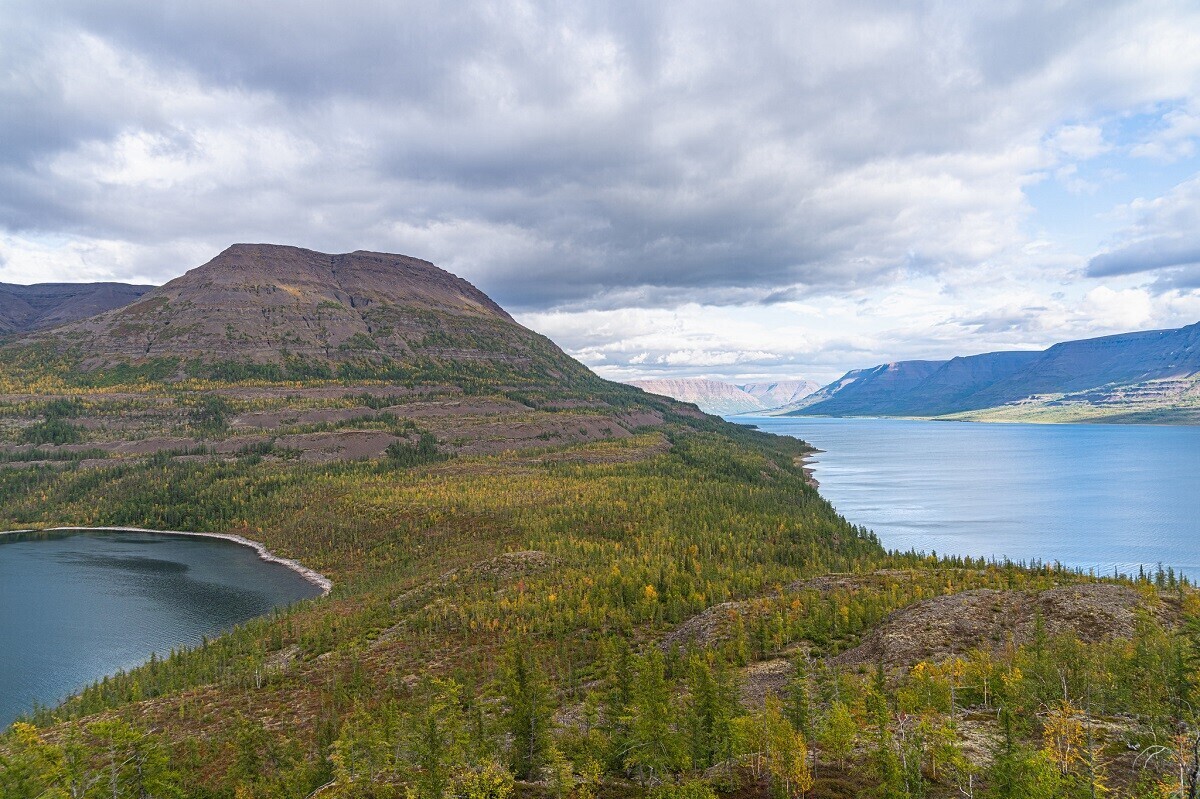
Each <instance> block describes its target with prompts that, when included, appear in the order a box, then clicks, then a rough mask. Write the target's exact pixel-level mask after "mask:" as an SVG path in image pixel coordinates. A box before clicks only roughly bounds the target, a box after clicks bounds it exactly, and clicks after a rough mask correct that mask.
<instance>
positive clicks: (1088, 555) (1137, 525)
mask: <svg viewBox="0 0 1200 799" xmlns="http://www.w3.org/2000/svg"><path fill="white" fill-rule="evenodd" d="M733 421H738V422H742V423H752V424H755V425H757V426H758V427H759V428H761V429H762V430H766V431H769V432H772V433H780V434H784V435H791V436H797V437H799V438H802V439H804V440H805V441H807V442H809V443H810V444H812V445H813V446H815V447H817V448H818V449H820V450H823V452H821V453H819V454H817V455H816V456H815V462H814V463H813V467H814V476H815V477H816V478H817V480H818V482H819V483H820V484H821V493H822V494H823V495H824V496H825V497H826V498H827V499H829V501H831V502H832V503H833V504H834V506H835V507H836V508H837V509H838V511H840V512H841V513H842V515H844V516H845V517H846V518H847V519H849V520H850V521H851V522H853V523H855V524H861V525H864V526H866V527H868V528H870V529H872V530H874V531H875V532H876V533H877V534H878V535H879V538H880V540H881V541H882V542H883V544H884V546H886V547H888V548H889V549H900V550H908V549H917V550H922V551H925V552H930V551H934V550H936V551H937V552H938V553H944V554H960V555H972V556H984V557H996V558H1003V557H1008V558H1011V559H1013V560H1023V561H1031V560H1042V561H1045V562H1054V561H1059V562H1061V563H1063V564H1066V565H1069V566H1073V567H1080V568H1083V569H1085V570H1088V569H1095V570H1096V571H1097V572H1098V573H1100V574H1112V572H1113V570H1114V568H1115V569H1117V570H1119V571H1121V572H1124V573H1127V574H1135V573H1136V572H1137V570H1138V566H1139V565H1145V566H1147V567H1148V568H1150V569H1152V568H1155V567H1156V566H1157V564H1159V563H1161V564H1163V565H1164V566H1173V567H1174V568H1175V569H1176V571H1177V572H1182V573H1184V574H1187V576H1188V577H1189V579H1192V580H1193V581H1200V512H1198V509H1200V504H1198V503H1200V428H1196V427H1157V426H1141V425H1031V424H971V423H955V422H922V421H909V420H898V419H826V418H808V419H806V418H788V419H784V418H768V417H744V416H739V417H734V419H733Z"/></svg>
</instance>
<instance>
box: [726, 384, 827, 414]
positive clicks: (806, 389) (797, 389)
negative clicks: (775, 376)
mask: <svg viewBox="0 0 1200 799" xmlns="http://www.w3.org/2000/svg"><path fill="white" fill-rule="evenodd" d="M739 388H741V389H742V391H745V392H746V393H747V394H749V395H750V396H752V397H756V398H757V399H758V401H759V402H760V403H762V407H763V408H764V409H766V408H781V407H783V406H785V405H791V404H792V403H795V402H799V401H800V400H802V399H804V398H805V397H807V396H808V395H810V394H812V393H813V392H814V391H816V390H817V389H819V388H820V386H819V385H818V384H816V383H814V382H813V381H811V380H783V381H780V382H778V383H746V384H744V385H742V386H739Z"/></svg>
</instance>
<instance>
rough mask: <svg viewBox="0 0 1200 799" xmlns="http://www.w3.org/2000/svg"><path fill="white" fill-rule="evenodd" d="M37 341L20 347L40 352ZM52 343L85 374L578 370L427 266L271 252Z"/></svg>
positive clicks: (192, 278)
mask: <svg viewBox="0 0 1200 799" xmlns="http://www.w3.org/2000/svg"><path fill="white" fill-rule="evenodd" d="M46 335H47V334H41V335H39V336H35V337H33V338H27V339H26V340H25V343H28V344H37V343H45V342H46V341H47V339H46ZM53 336H54V339H55V342H56V343H58V344H60V345H64V344H65V345H67V346H69V347H70V348H71V349H72V351H73V352H74V353H75V356H76V364H75V366H76V368H78V369H82V370H84V371H94V370H97V369H104V368H109V367H112V366H115V365H118V364H132V365H138V364H147V363H151V362H157V363H162V362H164V361H165V360H167V359H177V360H178V361H179V362H181V363H182V364H185V365H190V368H191V369H192V373H193V374H202V373H203V372H204V370H203V369H200V370H199V372H197V368H198V367H196V366H195V364H198V363H199V364H210V365H211V364H228V363H230V362H236V363H242V364H246V363H248V364H253V365H257V366H258V367H265V366H269V365H275V366H279V365H286V366H288V368H289V369H291V370H292V371H294V372H296V373H297V375H298V376H304V377H307V376H320V375H321V374H324V373H330V374H333V373H336V372H337V371H338V370H339V369H341V370H343V371H344V370H345V369H348V368H351V367H353V368H354V369H356V370H358V376H367V375H366V374H365V373H367V372H370V371H372V370H376V371H378V370H392V372H395V370H396V369H397V368H398V367H406V368H409V369H413V368H418V367H420V368H429V367H430V366H431V365H435V364H445V363H451V362H453V363H454V364H457V365H458V366H456V368H467V369H468V370H469V369H470V368H475V367H478V369H480V370H483V371H490V372H493V373H494V372H496V370H500V371H503V372H522V371H525V372H531V373H532V372H538V373H542V372H545V373H548V374H551V375H552V376H555V377H562V376H564V375H579V374H582V373H584V372H585V371H586V370H584V369H583V367H582V366H580V365H579V364H577V363H575V362H574V361H572V360H571V359H570V358H568V357H567V356H566V355H565V354H564V353H562V351H561V350H559V349H558V348H557V347H555V346H554V345H553V344H552V343H551V342H550V341H549V340H548V339H546V338H544V337H543V336H539V335H538V334H536V333H533V332H532V331H530V330H528V329H526V328H524V327H522V326H520V325H519V324H517V323H516V322H515V321H513V319H512V317H511V316H509V315H508V313H506V312H505V311H504V309H503V308H501V307H500V306H499V305H497V304H496V303H495V302H493V301H492V300H491V299H490V298H488V297H487V295H485V294H484V293H483V292H481V291H479V289H477V288H475V287H474V286H472V285H471V284H470V283H468V282H467V281H466V280H463V279H462V278H459V277H456V276H455V275H452V274H450V273H449V272H446V271H445V270H442V269H439V268H438V267H436V266H434V265H433V264H431V263H429V262H428V261H422V260H420V259H417V258H410V257H408V256H404V255H393V254H387V253H375V252H363V251H358V252H352V253H346V254H340V255H330V254H326V253H319V252H314V251H312V250H305V249H301V248H299V247H286V246H277V245H269V244H235V245H233V246H232V247H230V248H229V249H227V250H225V251H224V252H222V253H221V254H220V255H218V256H217V257H216V258H214V259H213V260H211V261H209V262H208V263H206V264H204V265H203V266H200V267H197V268H195V269H192V270H191V271H189V272H187V273H186V274H184V275H183V276H181V277H178V278H176V279H174V280H172V281H170V282H169V283H166V284H165V285H163V286H160V287H158V288H156V289H153V290H151V291H148V292H146V293H145V294H144V295H142V296H141V297H140V298H139V299H138V300H137V301H136V302H133V303H132V304H129V305H126V306H125V307H122V308H116V309H114V310H110V311H107V312H105V313H101V314H99V315H97V316H94V317H91V318H89V319H85V320H82V321H79V322H76V323H74V324H71V325H69V326H67V327H65V328H60V329H58V330H55V331H54V332H53ZM535 362H536V363H537V365H536V366H535ZM464 364H465V365H466V366H465V367H464V366H463V365H464ZM226 371H228V370H226ZM234 371H235V372H236V371H237V370H234ZM252 371H253V370H252ZM258 371H260V372H261V371H263V370H262V369H259V370H258ZM393 376H395V375H393Z"/></svg>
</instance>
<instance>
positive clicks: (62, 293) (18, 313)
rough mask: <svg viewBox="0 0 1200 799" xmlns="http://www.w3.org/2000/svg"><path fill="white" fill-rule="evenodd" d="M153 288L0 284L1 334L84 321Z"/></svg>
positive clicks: (25, 331) (113, 285) (90, 284)
mask: <svg viewBox="0 0 1200 799" xmlns="http://www.w3.org/2000/svg"><path fill="white" fill-rule="evenodd" d="M153 288H154V287H153V286H135V285H129V284H127V283H36V284H34V285H31V286H22V285H17V284H15V283H0V335H7V334H10V333H27V332H29V331H32V330H43V329H45V328H50V327H55V326H57V325H63V324H67V323H68V322H75V321H78V320H80V319H85V318H87V317H89V316H94V315H96V314H99V313H103V312H104V311H108V310H111V309H113V308H120V307H121V306H123V305H128V304H129V303H131V302H133V301H134V300H136V299H138V298H139V297H141V296H142V295H143V294H145V293H146V292H147V291H150V290H151V289H153Z"/></svg>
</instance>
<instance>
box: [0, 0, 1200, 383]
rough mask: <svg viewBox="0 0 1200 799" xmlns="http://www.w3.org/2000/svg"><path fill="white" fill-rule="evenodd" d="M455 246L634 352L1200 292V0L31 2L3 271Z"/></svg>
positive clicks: (532, 317) (601, 358) (987, 322)
mask: <svg viewBox="0 0 1200 799" xmlns="http://www.w3.org/2000/svg"><path fill="white" fill-rule="evenodd" d="M234 242H271V243H278V244H292V245H297V246H302V247H308V248H311V249H315V250H319V251H322V252H348V251H352V250H357V249H364V250H376V251H384V252H400V253H404V254H407V255H412V256H417V257H420V258H425V259H428V260H430V261H433V262H434V263H436V264H438V265H439V266H441V267H443V268H445V269H448V270H450V271H452V272H454V273H456V274H459V275H461V276H462V277H464V278H466V279H468V280H470V281H471V282H473V283H474V284H475V285H477V286H479V287H480V288H481V289H483V290H484V291H486V292H487V293H488V294H490V295H491V296H492V297H493V298H495V299H496V300H497V301H498V302H500V303H501V304H502V305H504V306H505V307H506V308H507V309H509V310H510V311H511V312H512V313H513V314H514V316H515V317H516V318H517V319H518V320H519V321H520V322H522V323H523V324H525V325H526V326H528V327H531V328H533V329H535V330H537V331H539V332H541V333H544V334H546V335H548V336H550V337H551V338H552V339H554V340H555V341H556V342H557V343H558V344H559V345H561V346H562V347H563V348H564V349H566V350H567V351H568V352H569V353H570V354H572V355H574V356H575V357H577V358H579V359H580V360H582V361H583V362H584V363H586V364H588V365H589V366H591V367H592V368H593V369H595V370H596V371H597V372H599V373H600V374H601V375H603V376H605V377H609V378H612V379H618V380H626V379H634V378H654V377H689V376H704V377H714V378H719V379H729V380H734V381H742V380H762V379H772V378H775V379H782V378H795V377H804V378H809V379H814V380H817V381H818V382H826V381H829V380H832V379H833V378H835V377H837V376H838V375H840V374H841V373H843V372H845V371H846V370H848V369H852V368H858V367H865V366H870V365H873V364H877V363H882V362H887V361H893V360H901V359H910V358H945V357H951V356H953V355H963V354H973V353H977V352H986V351H993V350H1000V349H1032V348H1043V347H1045V346H1048V345H1050V344H1052V343H1054V342H1056V341H1062V340H1068V339H1075V338H1084V337H1089V336H1096V335H1106V334H1110V333H1118V332H1124V331H1129V330H1135V329H1148V328H1163V327H1178V326H1181V325H1185V324H1190V323H1194V322H1196V321H1200V4H1197V3H1195V2H1174V3H1172V2H1108V1H1107V0H1084V1H1081V2H1073V1H1072V0H1065V1H1062V2H1053V0H1032V1H1031V2H1023V1H1022V0H996V2H987V3H958V2H915V3H899V2H895V1H894V0H880V1H879V2H867V1H862V2H857V1H847V0H835V1H833V2H821V1H820V0H813V1H810V2H804V3H796V2H777V3H776V2H756V1H755V0H743V1H742V2H739V3H736V4H735V3H728V2H708V1H707V0H689V2H672V0H661V1H660V0H656V2H652V3H647V2H644V1H643V0H637V2H624V0H612V1H611V2H602V3H600V2H570V3H567V2H545V3H530V2H509V1H508V0H490V1H489V2H479V3H475V2H470V1H469V0H462V1H460V2H455V3H433V2H428V3H410V2H354V1H353V0H342V2H339V3H337V4H333V3H329V2H320V3H316V2H303V0H298V1H297V2H288V3H267V2H255V1H254V0H205V2H195V1H194V0H181V1H179V2H157V3H155V2H147V0H75V1H74V2H72V1H70V0H61V1H60V0H0V281H4V282H13V283H35V282H49V281H56V282H57V281H96V280H118V281H125V282H137V283H162V282H164V281H166V280H169V279H171V278H173V277H176V276H178V275H180V274H182V273H183V272H184V271H186V270H187V269H190V268H192V267H194V266H198V265H200V264H202V263H204V262H206V261H208V260H209V259H210V258H212V257H213V256H215V255H216V254H217V253H218V252H220V251H221V250H223V249H225V247H227V246H228V245H229V244H232V243H234Z"/></svg>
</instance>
